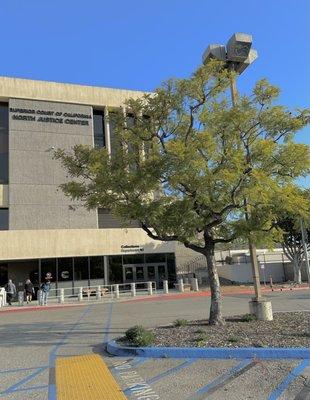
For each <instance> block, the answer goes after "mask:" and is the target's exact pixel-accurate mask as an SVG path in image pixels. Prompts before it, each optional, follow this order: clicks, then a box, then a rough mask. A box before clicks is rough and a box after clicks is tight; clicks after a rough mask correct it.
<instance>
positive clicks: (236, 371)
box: [187, 359, 255, 400]
mask: <svg viewBox="0 0 310 400" xmlns="http://www.w3.org/2000/svg"><path fill="white" fill-rule="evenodd" d="M254 365H255V363H254V362H253V360H252V359H245V360H242V361H241V362H240V363H239V364H237V365H235V366H234V367H233V368H231V369H230V370H229V371H227V372H225V373H224V374H223V375H221V376H219V377H218V378H216V379H214V380H213V381H212V382H210V383H208V384H207V385H206V386H204V387H202V388H200V389H199V390H197V392H196V393H194V394H193V395H191V396H190V397H189V398H188V399H187V400H201V399H204V398H205V395H206V394H211V393H213V392H215V391H216V390H217V389H218V388H220V387H222V386H223V384H226V383H228V382H230V381H231V380H233V379H234V378H236V377H237V376H239V375H241V374H243V373H244V372H246V371H247V370H249V369H250V368H251V367H253V366H254Z"/></svg>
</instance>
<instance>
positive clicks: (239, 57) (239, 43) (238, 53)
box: [226, 33, 252, 62]
mask: <svg viewBox="0 0 310 400" xmlns="http://www.w3.org/2000/svg"><path fill="white" fill-rule="evenodd" d="M251 46H252V35H248V34H246V33H234V34H233V35H232V37H231V38H230V39H229V41H228V43H227V46H226V48H227V59H228V60H229V61H234V62H244V61H245V60H246V59H247V58H248V56H249V53H250V49H251Z"/></svg>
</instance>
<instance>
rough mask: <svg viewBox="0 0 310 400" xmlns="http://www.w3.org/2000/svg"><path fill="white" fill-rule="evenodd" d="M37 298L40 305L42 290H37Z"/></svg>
mask: <svg viewBox="0 0 310 400" xmlns="http://www.w3.org/2000/svg"><path fill="white" fill-rule="evenodd" d="M37 300H38V304H39V306H42V290H38V291H37Z"/></svg>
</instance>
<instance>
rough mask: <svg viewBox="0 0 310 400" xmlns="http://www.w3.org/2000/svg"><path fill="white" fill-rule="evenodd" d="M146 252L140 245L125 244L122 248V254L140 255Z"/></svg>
mask: <svg viewBox="0 0 310 400" xmlns="http://www.w3.org/2000/svg"><path fill="white" fill-rule="evenodd" d="M142 251H144V247H142V246H140V245H139V244H137V245H135V244H125V245H122V246H121V252H122V253H139V252H142Z"/></svg>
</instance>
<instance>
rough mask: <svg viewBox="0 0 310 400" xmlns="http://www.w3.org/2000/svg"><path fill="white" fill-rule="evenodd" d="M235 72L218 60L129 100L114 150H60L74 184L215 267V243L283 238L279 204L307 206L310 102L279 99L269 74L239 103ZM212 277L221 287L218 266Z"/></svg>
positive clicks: (95, 203)
mask: <svg viewBox="0 0 310 400" xmlns="http://www.w3.org/2000/svg"><path fill="white" fill-rule="evenodd" d="M233 78H234V74H233V73H232V72H230V71H228V70H227V69H226V68H225V66H224V65H223V64H222V63H220V62H217V61H213V62H211V63H210V64H208V65H207V66H201V67H200V68H198V69H197V71H195V72H194V74H193V75H192V76H191V77H190V78H188V79H182V80H181V79H170V80H169V81H167V82H166V83H165V84H163V85H162V86H161V87H160V88H158V89H157V90H156V91H155V93H153V94H144V95H141V97H140V98H138V99H130V100H128V101H127V103H126V106H127V108H128V110H130V113H131V114H132V115H134V120H132V119H131V121H129V118H128V116H126V115H124V114H123V113H121V112H113V113H110V122H111V126H113V127H114V128H113V129H114V135H113V138H114V139H113V144H112V145H113V154H112V156H110V155H109V154H108V152H107V150H106V149H93V148H90V147H87V146H81V145H80V146H75V147H74V149H73V150H72V151H71V152H67V151H64V150H61V149H59V150H58V151H56V152H55V158H56V159H59V160H60V162H61V163H62V164H63V166H64V167H65V169H66V170H67V172H68V175H69V176H70V177H71V181H69V182H67V183H64V184H63V185H62V186H61V188H62V190H63V191H64V193H65V194H66V195H68V196H70V197H71V198H72V199H74V200H81V201H82V202H83V203H84V205H85V206H86V207H87V208H89V209H94V208H98V207H99V208H100V207H102V208H107V209H110V211H111V212H112V213H113V214H114V215H115V216H117V217H119V218H120V219H121V220H123V221H124V222H128V221H131V220H137V221H139V222H140V224H141V227H142V229H144V231H145V232H146V233H147V234H148V236H149V237H150V238H152V239H155V240H162V241H170V240H171V241H174V240H176V241H179V242H181V243H183V244H184V245H185V246H186V247H188V248H190V249H192V250H194V251H197V252H199V253H202V254H204V255H205V256H208V268H211V269H212V268H213V269H214V266H213V265H212V253H213V251H214V247H215V245H221V244H225V243H229V242H231V241H233V240H236V239H238V240H240V241H245V240H246V239H247V238H248V237H249V236H250V235H251V236H252V240H253V241H254V242H255V243H256V244H257V245H259V244H260V243H264V244H266V243H267V245H268V246H269V247H272V246H273V244H274V242H275V241H276V242H278V241H279V240H280V239H281V231H280V230H279V229H277V228H276V221H277V214H278V210H288V211H289V212H292V213H300V210H302V209H303V208H304V206H305V204H304V200H303V199H302V198H301V196H300V195H299V194H298V188H297V186H296V184H295V182H296V178H298V177H300V176H305V175H306V174H307V173H308V172H309V170H310V157H309V146H307V145H305V144H300V143H295V142H293V138H294V135H295V133H296V132H298V131H299V130H300V129H302V128H303V127H304V126H306V125H307V124H308V123H309V115H310V110H308V109H305V110H296V111H291V110H288V109H287V108H286V107H284V106H281V105H279V104H276V103H275V102H276V101H277V97H278V95H279V89H278V88H276V87H274V86H272V85H271V84H270V83H268V82H267V81H266V80H261V81H259V82H257V84H256V85H255V87H254V88H253V90H252V92H251V93H249V95H248V96H245V95H243V96H240V97H239V99H238V100H237V101H236V104H235V105H234V106H232V104H231V100H230V97H229V90H228V88H229V85H230V82H231V79H233ZM245 199H246V203H247V216H248V218H245V215H246V209H245ZM211 276H214V279H213V278H212V279H213V281H210V285H211V291H212V293H213V294H215V293H216V294H217V296H218V293H219V290H218V287H217V286H218V281H217V279H216V278H215V277H216V271H215V270H214V271H213V273H212V274H211ZM213 297H214V298H215V297H216V296H213ZM213 297H212V301H213Z"/></svg>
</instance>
